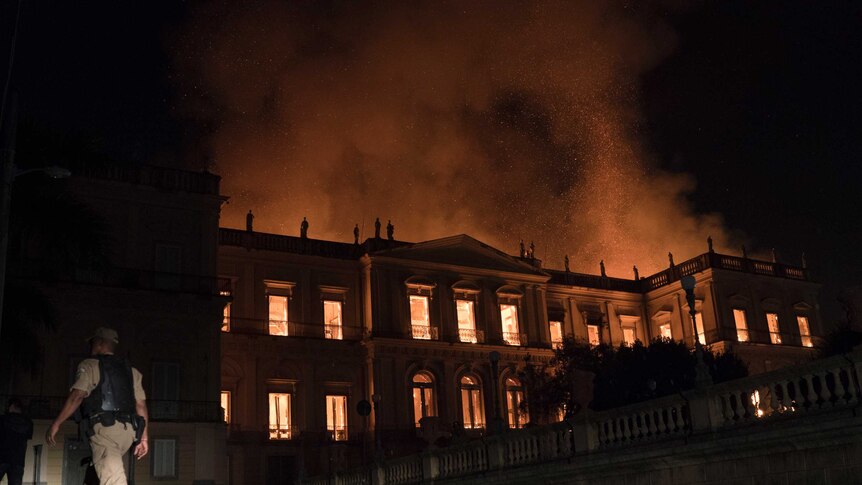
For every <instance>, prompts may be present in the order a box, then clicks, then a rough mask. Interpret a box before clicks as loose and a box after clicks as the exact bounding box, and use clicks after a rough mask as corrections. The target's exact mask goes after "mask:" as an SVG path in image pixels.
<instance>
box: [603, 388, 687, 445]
mask: <svg viewBox="0 0 862 485" xmlns="http://www.w3.org/2000/svg"><path fill="white" fill-rule="evenodd" d="M593 426H594V427H595V431H594V432H595V438H594V439H595V440H596V442H597V443H596V447H598V448H603V447H611V446H625V445H629V444H632V443H636V442H641V441H651V440H656V439H662V438H666V437H668V436H680V435H684V434H686V433H688V432H689V431H690V430H691V420H690V418H689V415H688V405H687V404H686V403H685V401H682V400H681V399H680V396H678V395H677V396H667V397H664V398H659V399H654V400H652V401H648V402H647V403H638V404H633V405H630V406H625V407H621V408H616V409H612V410H610V411H606V412H605V413H602V414H600V415H597V416H595V420H594V422H593Z"/></svg>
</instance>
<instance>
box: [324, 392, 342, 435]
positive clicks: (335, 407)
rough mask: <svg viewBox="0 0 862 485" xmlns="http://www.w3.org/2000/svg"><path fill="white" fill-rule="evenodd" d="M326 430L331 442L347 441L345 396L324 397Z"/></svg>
mask: <svg viewBox="0 0 862 485" xmlns="http://www.w3.org/2000/svg"><path fill="white" fill-rule="evenodd" d="M326 430H327V431H329V436H330V438H332V440H333V441H347V396H326Z"/></svg>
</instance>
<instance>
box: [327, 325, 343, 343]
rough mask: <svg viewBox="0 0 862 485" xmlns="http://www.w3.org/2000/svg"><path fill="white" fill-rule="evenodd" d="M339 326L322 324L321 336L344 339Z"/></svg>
mask: <svg viewBox="0 0 862 485" xmlns="http://www.w3.org/2000/svg"><path fill="white" fill-rule="evenodd" d="M341 328H342V327H341V325H324V326H323V338H328V339H332V340H344V333H343V332H342V331H341Z"/></svg>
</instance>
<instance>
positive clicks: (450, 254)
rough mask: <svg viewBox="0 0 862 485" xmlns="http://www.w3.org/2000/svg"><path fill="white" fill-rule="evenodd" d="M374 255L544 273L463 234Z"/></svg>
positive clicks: (515, 271)
mask: <svg viewBox="0 0 862 485" xmlns="http://www.w3.org/2000/svg"><path fill="white" fill-rule="evenodd" d="M373 255H374V256H385V257H389V258H397V259H404V260H410V261H423V262H428V263H437V264H445V265H452V266H463V267H469V268H481V269H487V270H495V271H504V272H509V273H523V274H529V275H542V276H547V274H546V273H544V272H543V271H542V270H541V269H539V268H536V267H534V266H532V265H530V264H528V263H526V262H524V261H521V260H519V259H518V258H515V257H513V256H509V255H508V254H506V253H504V252H502V251H500V250H498V249H495V248H493V247H491V246H489V245H487V244H485V243H483V242H481V241H479V240H476V239H474V238H472V237H470V236H468V235H466V234H460V235H457V236H451V237H446V238H442V239H434V240H431V241H424V242H420V243H415V244H410V245H409V246H401V247H398V248H392V249H385V250H382V251H376V252H374V253H373Z"/></svg>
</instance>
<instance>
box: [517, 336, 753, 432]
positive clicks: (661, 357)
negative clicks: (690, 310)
mask: <svg viewBox="0 0 862 485" xmlns="http://www.w3.org/2000/svg"><path fill="white" fill-rule="evenodd" d="M703 360H704V364H706V366H707V368H708V369H709V372H710V375H711V376H712V379H713V381H714V382H722V381H726V380H730V379H737V378H740V377H745V376H747V375H748V367H747V366H746V364H745V363H744V362H743V361H742V360H740V359H739V357H737V356H736V355H734V354H732V353H723V354H713V353H711V352H709V351H707V350H705V351H704V354H703ZM696 364H697V359H696V358H695V355H694V353H693V352H692V351H690V350H689V349H688V348H686V346H685V345H684V344H683V343H682V342H676V341H672V340H669V339H656V340H653V341H652V342H651V343H650V344H649V345H644V344H642V343H641V342H636V343H635V344H634V345H632V346H620V347H611V346H609V345H599V346H596V347H591V346H590V345H589V344H587V343H585V342H581V341H576V340H572V339H567V340H565V341H564V342H563V346H562V347H561V348H560V349H558V350H557V351H556V353H555V357H554V359H552V360H551V362H550V363H549V364H548V365H547V366H536V365H532V364H530V363H529V362H528V363H527V365H526V366H525V367H524V370H523V371H522V372H521V374H520V376H521V378H522V380H523V382H524V385H525V387H526V389H527V402H526V406H527V407H528V408H529V409H530V412H531V419H533V420H536V421H538V422H543V421H544V420H545V419H546V418H547V417H549V416H554V415H556V414H557V413H558V412H559V411H560V410H565V412H566V414H568V415H571V414H573V413H576V412H577V411H578V409H580V408H582V407H583V406H585V405H589V407H590V408H591V409H594V410H603V409H609V408H614V407H618V406H624V405H626V404H631V403H635V402H639V401H643V400H647V399H652V398H656V397H660V396H666V395H668V394H674V393H677V392H680V391H684V390H686V389H691V388H693V387H694V384H695V375H696V372H695V366H696ZM591 378H592V391H593V392H592V401H591V402H584V401H587V400H589V399H590V398H589V397H586V396H588V395H589V392H586V393H585V392H583V389H585V388H586V389H588V388H589V387H590V384H591V383H590V382H589V381H590V379H591ZM579 390H580V391H581V392H579Z"/></svg>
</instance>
